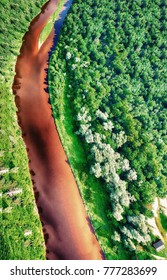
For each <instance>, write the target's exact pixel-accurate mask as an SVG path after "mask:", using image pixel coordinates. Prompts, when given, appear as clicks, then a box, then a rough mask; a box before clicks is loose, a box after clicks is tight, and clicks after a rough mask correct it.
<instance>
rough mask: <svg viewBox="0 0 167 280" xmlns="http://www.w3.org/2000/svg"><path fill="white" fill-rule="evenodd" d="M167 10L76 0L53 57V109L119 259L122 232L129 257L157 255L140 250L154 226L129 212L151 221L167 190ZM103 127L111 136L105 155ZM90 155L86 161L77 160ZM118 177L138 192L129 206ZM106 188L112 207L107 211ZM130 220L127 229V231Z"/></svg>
mask: <svg viewBox="0 0 167 280" xmlns="http://www.w3.org/2000/svg"><path fill="white" fill-rule="evenodd" d="M165 11H166V3H165V1H161V3H159V1H156V0H155V1H126V0H124V1H107V0H104V1H100V0H97V1H96V4H95V3H94V1H92V0H86V1H84V2H83V1H81V0H74V2H73V5H72V8H71V10H70V12H69V15H68V17H67V19H66V21H65V23H64V26H63V30H62V33H61V36H60V39H59V43H58V46H57V49H56V51H55V53H54V54H53V55H52V57H51V61H50V71H49V79H50V94H51V102H52V107H53V114H54V117H55V119H56V123H57V125H58V129H59V133H60V135H61V138H62V141H63V145H64V147H65V149H66V152H67V154H68V157H69V160H70V163H71V166H72V168H73V171H74V174H75V176H76V178H77V180H78V182H79V183H80V188H81V191H82V193H83V196H84V197H85V198H86V199H85V200H86V201H85V203H86V205H87V206H88V209H89V210H88V211H90V213H92V210H93V213H96V215H95V219H94V220H93V223H94V224H95V225H97V224H99V222H98V219H99V220H100V219H101V218H102V216H103V217H105V224H104V225H103V226H104V227H105V226H106V228H107V230H106V231H103V230H101V231H100V232H98V230H97V231H96V234H97V236H98V238H99V240H101V244H102V248H104V251H105V252H107V256H108V258H115V257H114V256H115V251H114V250H115V249H114V246H113V245H114V244H117V243H116V242H118V241H116V240H115V241H113V240H112V239H114V237H115V236H117V238H118V235H120V236H121V240H122V243H121V248H124V250H127V255H126V257H125V256H124V257H125V258H131V259H134V258H141V259H142V258H143V256H146V258H150V256H149V253H148V254H144V253H143V252H141V250H143V249H141V248H142V247H141V248H140V250H139V252H138V243H140V242H141V244H142V246H145V245H143V244H144V243H145V241H149V239H148V238H147V233H146V231H147V230H146V229H145V230H144V232H142V230H141V231H140V228H139V224H140V221H138V224H133V223H131V222H130V219H129V220H128V217H129V216H130V217H134V218H136V217H139V216H140V214H142V217H144V216H145V219H146V218H147V217H148V216H150V213H149V211H148V210H147V208H146V205H147V204H149V203H152V202H153V200H154V198H155V197H156V196H159V197H165V196H166V195H167V184H166V178H167V177H166V175H167V174H166V170H167V169H165V165H166V161H165V160H166V158H165V157H166V150H167V142H166V140H167V138H166V128H167V127H166V124H167V112H166V101H165V100H166V86H165V84H166V83H165V81H166V76H167V68H166V51H165V49H166V47H167V46H166V41H165V39H164V38H165V36H166V33H165V32H166V31H165V26H166V12H165ZM83 108H85V109H84V110H85V111H84V112H82V110H83ZM99 110H100V112H101V113H100V114H101V116H99ZM85 112H87V113H86V114H85ZM81 113H82V116H81ZM106 113H107V118H106V119H105V116H104V115H105V114H106ZM97 114H98V115H97ZM88 119H89V120H88ZM111 124H112V125H113V127H111ZM96 133H98V134H99V135H100V137H101V139H103V142H102V143H101V145H102V146H103V149H102V154H101V155H100V149H98V151H97V146H98V144H97V138H96V140H95V135H96ZM100 141H102V140H100ZM76 142H77V146H76V147H75V143H76ZM108 145H109V146H108ZM93 147H96V153H95V148H94V149H93ZM104 147H108V149H109V150H110V151H111V149H112V151H113V152H112V155H111V154H110V155H108V163H110V167H109V169H106V168H105V165H106V160H107V156H106V157H105V158H104V155H103V152H104ZM81 150H82V151H83V150H84V153H85V154H84V155H83V152H82V153H79V151H81ZM109 150H108V151H109ZM92 151H93V152H92ZM118 155H120V166H119V165H117V162H116V161H115V163H114V164H113V163H112V164H111V161H113V159H114V157H116V156H118ZM79 156H80V159H78V157H79ZM82 160H83V162H84V164H81V165H77V162H78V161H80V162H82ZM127 162H129V167H130V169H129V170H128V169H127V170H125V164H123V163H126V166H127ZM121 165H122V166H121ZM114 168H115V169H114ZM107 170H109V172H108V171H107ZM113 170H114V171H113ZM83 173H84V174H85V176H87V180H85V179H83V177H82V174H83ZM90 173H92V174H90ZM93 174H94V175H95V177H96V178H95V177H94V179H92V178H93ZM113 175H114V176H113ZM118 176H119V178H120V179H119V180H121V182H125V183H124V193H125V186H126V194H129V197H131V199H130V203H129V207H125V204H122V206H121V207H117V208H116V207H115V206H116V205H117V206H119V205H120V198H121V196H118V190H119V188H116V183H115V184H114V186H112V187H111V185H112V184H113V182H114V180H113V178H118ZM111 177H113V178H112V180H111ZM90 178H91V183H92V184H91V185H90V183H89V180H90ZM96 182H99V184H98V183H96ZM109 183H110V184H109ZM101 188H102V189H103V193H104V194H105V195H104V196H103V198H102V199H101V200H102V201H103V205H104V207H103V209H101V211H99V209H100V207H101V204H100V202H99V200H98V198H97V197H98V196H99V197H100V198H101ZM116 195H117V196H116ZM109 197H111V200H110V199H109ZM113 197H114V199H113ZM89 199H90V200H91V202H92V204H93V205H94V206H93V209H92V208H91V205H90V203H89V201H88V200H89ZM116 201H117V204H116ZM126 206H128V203H126ZM104 208H106V211H104ZM114 209H116V210H115V213H117V214H118V215H114ZM120 215H121V216H120ZM92 216H93V214H92ZM142 219H143V218H142ZM118 220H120V221H119V223H118ZM143 223H144V221H143ZM125 225H127V226H128V231H127V230H126V234H125V233H123V232H121V230H120V229H121V228H123V226H125ZM97 228H98V226H97ZM124 229H125V228H124ZM108 230H109V232H110V237H109V236H108V232H107V231H108ZM115 232H116V233H117V234H118V235H115ZM127 234H129V237H128V238H127ZM134 234H135V241H134V243H133V244H132V240H131V239H133V238H132V236H133V235H134ZM139 239H140V240H141V241H138V240H139ZM104 240H105V241H104ZM106 240H107V241H106ZM136 241H137V242H136ZM117 245H118V244H117ZM133 248H137V251H136V253H135V252H134V249H133ZM143 248H144V250H145V249H146V248H147V249H148V251H149V250H150V247H147V246H145V247H143ZM118 251H119V252H121V250H118ZM118 251H117V254H118ZM119 257H120V258H121V253H120V255H119Z"/></svg>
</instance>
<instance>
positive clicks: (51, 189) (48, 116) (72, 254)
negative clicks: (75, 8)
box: [13, 0, 104, 259]
mask: <svg viewBox="0 0 167 280" xmlns="http://www.w3.org/2000/svg"><path fill="white" fill-rule="evenodd" d="M57 5H58V1H54V0H51V1H49V2H47V4H46V5H45V6H44V7H43V9H42V13H41V14H40V15H39V16H37V17H36V18H35V19H34V20H33V21H32V23H31V25H30V28H29V31H28V32H27V33H26V35H25V36H24V40H23V45H22V48H21V53H20V56H19V57H18V60H17V64H16V76H15V80H14V84H13V92H14V94H15V101H16V106H17V108H18V122H19V124H20V126H21V129H22V133H23V139H24V142H25V144H26V147H27V153H28V157H29V168H30V173H31V178H32V182H33V185H34V193H35V197H36V203H37V207H38V210H39V213H40V219H41V222H42V225H43V232H44V237H45V243H46V247H47V259H103V258H104V256H103V253H102V251H101V248H100V246H99V244H98V242H97V239H96V237H95V235H94V232H93V231H92V227H91V225H90V222H89V218H88V216H87V214H86V211H85V208H84V205H83V202H82V199H81V196H80V193H79V190H78V187H77V184H76V181H75V178H74V176H73V173H72V171H71V168H70V166H69V164H68V159H67V157H66V155H65V152H64V150H63V147H62V145H61V141H60V139H59V135H58V132H57V129H56V127H55V123H54V119H53V117H52V110H51V106H50V104H49V102H48V101H49V100H48V95H47V93H46V90H45V89H44V83H45V81H46V69H47V67H48V65H47V63H48V52H49V50H50V49H51V47H52V44H53V38H54V30H52V31H51V33H50V35H49V36H48V38H47V40H46V41H45V42H44V43H43V44H42V46H41V48H40V49H38V46H39V45H38V40H39V36H40V33H41V31H42V29H43V27H44V26H45V24H46V23H47V21H48V19H49V17H50V16H51V15H52V13H53V12H54V11H55V9H56V7H57ZM59 22H60V21H59ZM57 33H58V32H57ZM57 33H56V34H57ZM54 39H56V37H55V38H54ZM54 41H55V40H54Z"/></svg>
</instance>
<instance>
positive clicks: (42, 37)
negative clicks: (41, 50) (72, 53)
mask: <svg viewBox="0 0 167 280" xmlns="http://www.w3.org/2000/svg"><path fill="white" fill-rule="evenodd" d="M65 2H67V0H61V1H60V2H59V3H58V7H57V9H56V11H55V12H54V13H53V15H52V16H51V17H50V19H49V21H48V23H47V24H46V25H45V27H44V28H43V30H42V32H41V34H40V37H39V44H40V45H42V43H43V42H44V41H45V40H46V38H47V37H48V35H49V34H50V32H51V30H52V28H53V25H54V22H55V20H56V19H58V16H59V13H60V11H61V9H62V7H63V6H64V4H65Z"/></svg>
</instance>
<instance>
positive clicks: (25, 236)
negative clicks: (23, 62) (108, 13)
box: [0, 0, 45, 260]
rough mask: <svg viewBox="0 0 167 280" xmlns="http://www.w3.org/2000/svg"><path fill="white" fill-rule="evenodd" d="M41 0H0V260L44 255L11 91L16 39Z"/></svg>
mask: <svg viewBox="0 0 167 280" xmlns="http://www.w3.org/2000/svg"><path fill="white" fill-rule="evenodd" d="M44 3H45V1H44V0H37V1H33V0H30V1H24V0H20V1H18V0H15V1H12V0H1V1H0V10H1V13H0V25H1V29H0V54H1V56H0V66H1V67H0V81H1V82H0V134H1V137H0V212H1V213H0V240H1V242H0V259H1V260H10V259H13V260H14V259H15V260H18V259H20V260H22V259H23V260H26V259H29V260H34V259H45V246H44V240H43V235H42V227H41V223H40V220H39V216H38V210H37V208H36V205H35V201H34V195H33V189H32V183H31V180H30V175H29V170H28V159H27V154H26V150H25V145H24V144H23V140H22V137H21V132H20V127H19V126H18V123H17V116H16V106H15V102H14V95H13V93H12V83H13V79H14V75H15V68H14V67H15V64H16V59H17V55H18V54H19V50H20V47H21V44H22V37H23V35H24V33H25V32H26V31H27V29H28V26H29V24H30V22H31V20H32V19H33V18H34V16H36V15H37V14H38V13H39V12H40V8H41V6H42V5H43V4H44Z"/></svg>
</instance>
